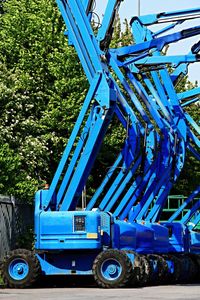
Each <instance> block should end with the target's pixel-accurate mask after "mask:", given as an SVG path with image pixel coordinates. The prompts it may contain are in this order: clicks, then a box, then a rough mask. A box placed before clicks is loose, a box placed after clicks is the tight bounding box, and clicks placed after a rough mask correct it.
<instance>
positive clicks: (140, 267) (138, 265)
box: [126, 250, 145, 287]
mask: <svg viewBox="0 0 200 300" xmlns="http://www.w3.org/2000/svg"><path fill="white" fill-rule="evenodd" d="M126 252H127V253H129V254H132V255H134V260H133V261H132V276H131V280H130V286H131V287H138V286H142V285H143V274H144V272H145V266H144V264H143V260H142V258H141V255H139V254H137V253H136V252H134V251H132V250H128V251H126Z"/></svg>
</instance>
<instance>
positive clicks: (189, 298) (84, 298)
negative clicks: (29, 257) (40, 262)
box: [0, 285, 200, 300]
mask: <svg viewBox="0 0 200 300" xmlns="http://www.w3.org/2000/svg"><path fill="white" fill-rule="evenodd" d="M4 299H5V300H43V299H48V300H90V299H91V300H110V299H113V300H118V299H119V300H143V299H144V300H172V299H173V300H200V285H176V286H175V285H173V286H153V287H144V288H135V289H112V290H111V289H110V290H104V289H98V288H94V287H71V288H41V289H36V288H35V289H24V290H15V289H1V290H0V300H4Z"/></svg>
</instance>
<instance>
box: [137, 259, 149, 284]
mask: <svg viewBox="0 0 200 300" xmlns="http://www.w3.org/2000/svg"><path fill="white" fill-rule="evenodd" d="M140 257H141V260H142V265H143V270H144V272H143V275H142V283H143V284H144V285H147V284H148V283H149V282H150V278H151V275H152V269H151V264H150V261H149V260H148V258H147V256H145V255H140Z"/></svg>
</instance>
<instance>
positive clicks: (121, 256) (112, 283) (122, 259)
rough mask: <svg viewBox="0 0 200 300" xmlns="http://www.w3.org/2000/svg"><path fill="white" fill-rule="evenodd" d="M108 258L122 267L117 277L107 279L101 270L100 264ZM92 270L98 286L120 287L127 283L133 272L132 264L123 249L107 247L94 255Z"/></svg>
mask: <svg viewBox="0 0 200 300" xmlns="http://www.w3.org/2000/svg"><path fill="white" fill-rule="evenodd" d="M109 259H111V260H112V259H113V260H115V261H117V262H118V263H119V264H120V266H121V268H122V271H121V274H120V276H119V277H118V278H117V279H113V280H109V279H107V278H105V277H104V276H103V274H102V272H101V268H102V265H103V264H104V263H105V262H106V261H107V260H109ZM92 271H93V275H94V279H95V281H96V283H97V285H98V286H99V287H101V288H121V287H126V286H128V285H129V283H130V280H131V278H132V274H133V265H132V263H131V261H130V259H129V257H128V256H127V255H126V252H125V251H121V250H112V249H109V250H105V251H103V252H101V253H100V254H99V255H98V256H97V257H96V259H95V261H94V263H93V268H92Z"/></svg>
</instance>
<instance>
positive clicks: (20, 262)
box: [8, 258, 29, 281]
mask: <svg viewBox="0 0 200 300" xmlns="http://www.w3.org/2000/svg"><path fill="white" fill-rule="evenodd" d="M8 273H9V275H10V277H11V278H12V279H13V280H17V281H19V280H23V279H25V278H26V277H27V275H28V273H29V265H28V263H27V261H26V260H24V259H22V258H15V259H13V260H12V261H11V262H10V264H9V266H8Z"/></svg>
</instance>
